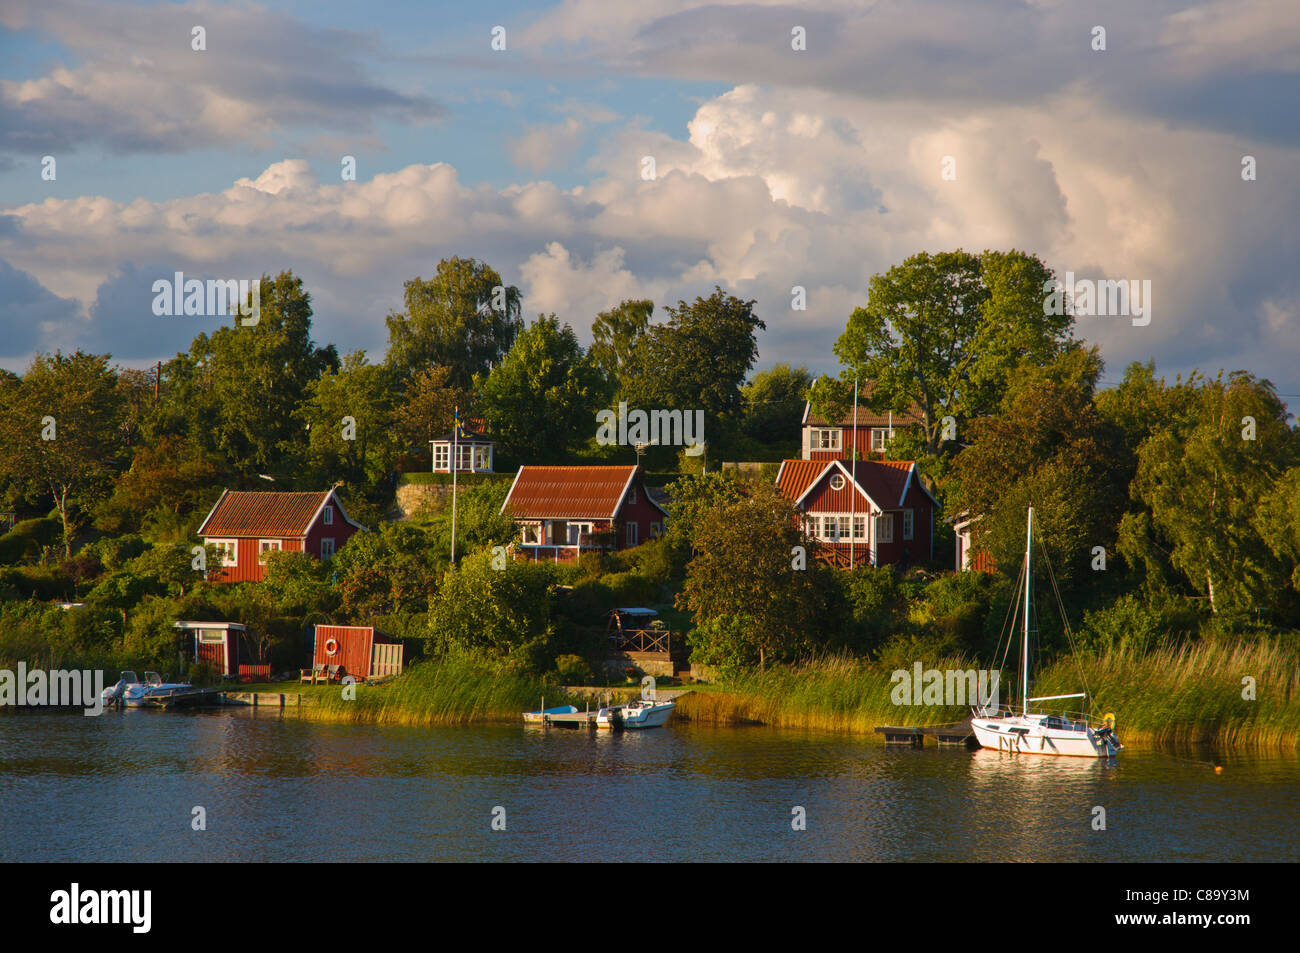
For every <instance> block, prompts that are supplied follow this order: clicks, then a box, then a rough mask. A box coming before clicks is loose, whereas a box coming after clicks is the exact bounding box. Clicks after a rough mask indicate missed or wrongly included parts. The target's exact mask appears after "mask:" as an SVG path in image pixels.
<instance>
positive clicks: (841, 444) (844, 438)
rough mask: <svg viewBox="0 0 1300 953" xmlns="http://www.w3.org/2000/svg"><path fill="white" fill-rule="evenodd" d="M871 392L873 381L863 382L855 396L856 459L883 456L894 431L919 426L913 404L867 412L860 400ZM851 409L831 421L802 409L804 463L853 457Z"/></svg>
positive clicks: (917, 408) (809, 408) (918, 413)
mask: <svg viewBox="0 0 1300 953" xmlns="http://www.w3.org/2000/svg"><path fill="white" fill-rule="evenodd" d="M874 389H875V384H874V382H871V381H864V382H863V384H862V389H861V392H860V393H859V394H858V416H857V431H858V432H857V451H858V459H863V458H866V457H869V456H871V455H872V454H873V453H875V454H880V453H883V451H884V449H885V445H886V444H887V443H889V440H890V438H892V437H893V435H894V432H895V431H896V430H901V429H903V428H905V427H915V426H918V425H920V423H921V419H922V418H921V408H920V406H919V405H917V404H915V403H913V404H912V405H911V407H909V408H908V409H907V410H904V411H884V412H883V413H877V412H876V411H874V410H868V409H867V408H866V407H865V406H864V405H863V401H864V400H866V399H867V398H868V397H870V395H871V392H872V390H874ZM853 423H854V420H853V408H852V407H850V408H849V409H848V410H847V411H845V413H844V416H843V417H842V418H840V419H839V420H838V421H835V422H831V421H828V420H825V419H824V418H822V417H819V416H818V415H817V414H814V413H813V412H812V406H811V405H810V404H804V408H803V452H802V456H803V458H804V459H805V460H840V459H844V460H848V459H851V458H852V457H853V448H854V442H853Z"/></svg>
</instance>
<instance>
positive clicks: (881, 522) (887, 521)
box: [876, 513, 894, 543]
mask: <svg viewBox="0 0 1300 953" xmlns="http://www.w3.org/2000/svg"><path fill="white" fill-rule="evenodd" d="M893 541H894V514H893V513H881V514H880V515H879V516H877V517H876V542H878V543H892V542H893Z"/></svg>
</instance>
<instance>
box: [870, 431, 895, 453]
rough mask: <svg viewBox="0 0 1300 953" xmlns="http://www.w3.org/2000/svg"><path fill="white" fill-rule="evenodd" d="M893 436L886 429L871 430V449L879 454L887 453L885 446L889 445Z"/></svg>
mask: <svg viewBox="0 0 1300 953" xmlns="http://www.w3.org/2000/svg"><path fill="white" fill-rule="evenodd" d="M890 436H891V434H890V433H889V431H888V430H887V429H886V428H884V427H873V428H872V429H871V449H872V450H874V451H876V452H878V453H884V452H885V445H886V444H887V443H889V438H890Z"/></svg>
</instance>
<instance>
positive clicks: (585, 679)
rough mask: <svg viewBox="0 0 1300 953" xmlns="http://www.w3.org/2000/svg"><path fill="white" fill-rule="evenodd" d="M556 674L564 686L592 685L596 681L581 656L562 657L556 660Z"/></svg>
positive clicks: (589, 667)
mask: <svg viewBox="0 0 1300 953" xmlns="http://www.w3.org/2000/svg"><path fill="white" fill-rule="evenodd" d="M555 672H556V674H557V675H558V676H559V679H560V684H562V685H590V684H591V683H592V682H593V681H594V680H595V678H594V676H593V675H592V674H591V666H590V665H588V664H587V660H586V659H584V658H583V657H582V656H581V655H561V656H560V657H559V658H557V659H556V660H555Z"/></svg>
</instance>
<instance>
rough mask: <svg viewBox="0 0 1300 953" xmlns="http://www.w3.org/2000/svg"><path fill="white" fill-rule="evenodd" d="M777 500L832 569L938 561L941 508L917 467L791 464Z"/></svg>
mask: <svg viewBox="0 0 1300 953" xmlns="http://www.w3.org/2000/svg"><path fill="white" fill-rule="evenodd" d="M776 486H777V490H778V492H780V494H781V495H782V496H784V497H785V498H786V499H787V500H789V501H790V502H791V503H793V504H794V506H795V508H796V509H798V510H799V511H800V512H801V513H802V514H803V525H804V532H805V533H806V534H807V535H808V536H809V537H811V538H812V539H815V540H817V541H818V542H819V543H820V544H821V546H820V547H819V549H818V557H819V558H820V559H822V560H823V561H824V562H826V563H829V564H830V565H832V566H838V567H840V568H851V567H853V566H866V565H870V566H887V565H907V564H911V563H915V562H917V561H919V560H922V559H932V558H934V515H935V511H936V510H937V509H938V508H939V504H938V503H937V502H936V501H935V498H934V497H933V496H932V495H931V494H930V491H929V490H927V489H926V488H925V486H924V485H923V484H922V482H921V479H920V476H919V475H918V473H917V470H916V464H915V463H914V462H913V461H910V460H859V461H857V463H856V464H854V463H853V462H852V461H851V460H784V461H782V463H781V469H780V470H779V471H778V472H777V475H776Z"/></svg>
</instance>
